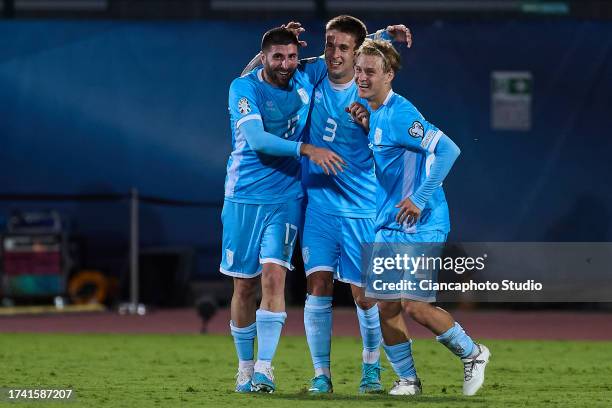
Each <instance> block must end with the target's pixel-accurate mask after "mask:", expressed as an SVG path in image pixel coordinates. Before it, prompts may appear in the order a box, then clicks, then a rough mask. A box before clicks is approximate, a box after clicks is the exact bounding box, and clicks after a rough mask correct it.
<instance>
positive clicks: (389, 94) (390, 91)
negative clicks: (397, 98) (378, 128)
mask: <svg viewBox="0 0 612 408" xmlns="http://www.w3.org/2000/svg"><path fill="white" fill-rule="evenodd" d="M394 94H395V92H393V89H389V93H388V94H387V97H386V98H385V101H384V102H383V103H382V104H383V105H386V104H388V103H389V100H390V99H391V97H392V96H393V95H394Z"/></svg>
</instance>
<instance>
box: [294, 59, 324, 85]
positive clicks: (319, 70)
mask: <svg viewBox="0 0 612 408" xmlns="http://www.w3.org/2000/svg"><path fill="white" fill-rule="evenodd" d="M300 69H301V70H302V71H303V72H304V73H306V74H307V75H308V76H309V77H310V82H311V83H312V84H313V85H316V84H318V83H319V82H321V80H322V79H323V78H325V75H327V65H325V59H324V58H323V56H320V57H313V58H304V59H302V60H300Z"/></svg>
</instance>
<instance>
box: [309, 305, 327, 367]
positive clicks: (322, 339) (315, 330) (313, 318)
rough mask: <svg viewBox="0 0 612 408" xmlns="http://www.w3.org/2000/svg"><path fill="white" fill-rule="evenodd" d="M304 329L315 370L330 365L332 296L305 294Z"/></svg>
mask: <svg viewBox="0 0 612 408" xmlns="http://www.w3.org/2000/svg"><path fill="white" fill-rule="evenodd" d="M304 329H305V330H306V341H308V347H309V348H310V355H311V356H312V364H313V365H314V368H315V370H316V369H318V368H319V369H320V368H329V367H330V353H331V334H332V297H331V296H313V295H307V296H306V304H305V305H304Z"/></svg>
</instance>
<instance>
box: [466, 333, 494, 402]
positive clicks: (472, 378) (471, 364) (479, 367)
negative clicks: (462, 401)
mask: <svg viewBox="0 0 612 408" xmlns="http://www.w3.org/2000/svg"><path fill="white" fill-rule="evenodd" d="M476 347H478V350H480V353H478V355H477V356H476V357H472V358H462V359H461V361H463V394H464V395H474V394H476V391H478V390H479V389H480V387H482V383H483V382H484V376H485V368H486V366H487V363H488V362H489V358H490V357H491V352H490V351H489V349H488V348H487V347H486V346H484V345H482V344H476Z"/></svg>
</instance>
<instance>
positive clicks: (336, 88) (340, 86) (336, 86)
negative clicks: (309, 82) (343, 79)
mask: <svg viewBox="0 0 612 408" xmlns="http://www.w3.org/2000/svg"><path fill="white" fill-rule="evenodd" d="M327 83H328V84H329V86H330V87H331V88H332V89H333V90H334V91H344V90H345V89H348V88H350V87H351V86H352V85H353V84H354V83H355V78H353V79H351V80H350V81H348V82H347V83H346V84H335V83H333V82H332V81H331V79H329V77H327Z"/></svg>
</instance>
